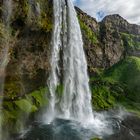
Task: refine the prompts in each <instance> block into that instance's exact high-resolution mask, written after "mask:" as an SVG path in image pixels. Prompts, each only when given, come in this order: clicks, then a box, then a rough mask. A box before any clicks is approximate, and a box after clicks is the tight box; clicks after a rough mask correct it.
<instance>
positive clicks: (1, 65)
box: [0, 0, 12, 140]
mask: <svg viewBox="0 0 140 140" xmlns="http://www.w3.org/2000/svg"><path fill="white" fill-rule="evenodd" d="M11 13H12V1H11V0H4V1H3V14H2V19H3V20H2V25H3V28H5V29H4V34H5V35H4V37H3V40H2V42H1V43H0V49H1V52H0V56H1V57H0V140H1V139H2V129H1V125H2V102H3V88H4V81H5V68H6V66H7V63H8V57H9V53H8V52H9V40H10V36H9V24H10V16H11Z"/></svg>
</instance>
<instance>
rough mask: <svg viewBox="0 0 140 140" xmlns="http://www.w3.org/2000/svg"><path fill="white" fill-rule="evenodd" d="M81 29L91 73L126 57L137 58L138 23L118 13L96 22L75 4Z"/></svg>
mask: <svg viewBox="0 0 140 140" xmlns="http://www.w3.org/2000/svg"><path fill="white" fill-rule="evenodd" d="M76 10H77V13H78V17H79V22H80V25H81V29H82V34H83V40H84V45H85V51H86V54H87V60H88V65H89V70H90V72H91V73H92V72H93V73H94V72H96V69H97V68H98V69H99V68H103V69H104V68H109V67H111V66H112V65H113V64H115V63H117V62H118V61H120V60H121V59H123V58H124V57H125V56H127V55H129V56H138V57H140V26H138V25H134V24H129V23H128V22H127V21H126V20H125V19H123V18H122V17H121V16H119V15H109V16H106V17H105V18H104V19H103V20H102V21H101V22H99V23H98V22H97V21H96V20H95V19H94V18H92V17H90V16H89V15H87V14H86V13H84V12H83V11H81V10H80V9H79V8H77V7H76Z"/></svg>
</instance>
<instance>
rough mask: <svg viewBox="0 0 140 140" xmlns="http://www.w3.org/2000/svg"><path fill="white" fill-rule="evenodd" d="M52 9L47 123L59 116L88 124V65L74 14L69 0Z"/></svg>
mask: <svg viewBox="0 0 140 140" xmlns="http://www.w3.org/2000/svg"><path fill="white" fill-rule="evenodd" d="M53 7H54V9H53V10H54V30H53V36H52V55H51V61H50V65H51V73H50V77H49V79H48V87H49V90H50V101H49V107H48V109H47V113H46V121H47V122H50V121H52V119H54V118H56V117H60V118H63V119H71V120H77V121H79V122H86V121H88V122H91V121H93V112H92V107H91V93H90V89H89V85H88V82H89V78H88V74H87V62H86V58H85V54H84V49H83V41H82V35H81V31H80V26H79V23H78V19H77V15H76V11H75V9H74V6H73V4H72V2H71V0H54V1H53ZM60 65H61V66H60ZM61 67H62V68H61ZM61 69H62V72H61ZM62 73H63V74H62ZM60 83H62V84H63V94H62V97H61V98H60V99H59V98H58V96H57V92H56V91H57V90H56V89H57V86H59V85H60Z"/></svg>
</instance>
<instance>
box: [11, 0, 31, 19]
mask: <svg viewBox="0 0 140 140" xmlns="http://www.w3.org/2000/svg"><path fill="white" fill-rule="evenodd" d="M29 9H30V6H29V3H28V0H22V1H16V8H15V12H14V14H13V16H12V19H11V20H12V21H15V20H16V19H20V20H21V21H23V22H26V20H27V18H28V13H29Z"/></svg>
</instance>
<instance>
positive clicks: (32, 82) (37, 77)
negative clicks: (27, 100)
mask: <svg viewBox="0 0 140 140" xmlns="http://www.w3.org/2000/svg"><path fill="white" fill-rule="evenodd" d="M3 3H4V1H1V3H0V16H1V20H0V36H1V39H3V41H8V42H7V43H6V44H7V45H8V47H9V52H8V54H9V55H8V56H9V59H8V64H7V67H6V70H5V71H6V76H5V87H4V95H5V96H6V97H12V98H14V96H17V95H18V96H22V95H24V94H25V93H28V92H31V91H33V90H36V89H38V88H39V87H43V86H45V85H46V76H47V75H48V72H49V55H50V40H51V32H52V27H53V24H52V20H53V18H52V17H53V13H52V12H53V11H52V1H51V0H47V1H46V0H38V1H34V0H29V1H28V0H21V1H20V0H12V2H11V5H10V6H11V13H10V17H9V20H8V21H6V20H5V19H7V16H8V15H5V14H4V13H7V14H9V13H8V8H9V7H5V6H4V4H3ZM5 31H6V32H5ZM6 33H7V34H8V38H7V39H6V40H5V39H4V37H6V36H7V34H6ZM3 44H4V43H1V44H0V48H4V47H3ZM1 75H2V74H1Z"/></svg>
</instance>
